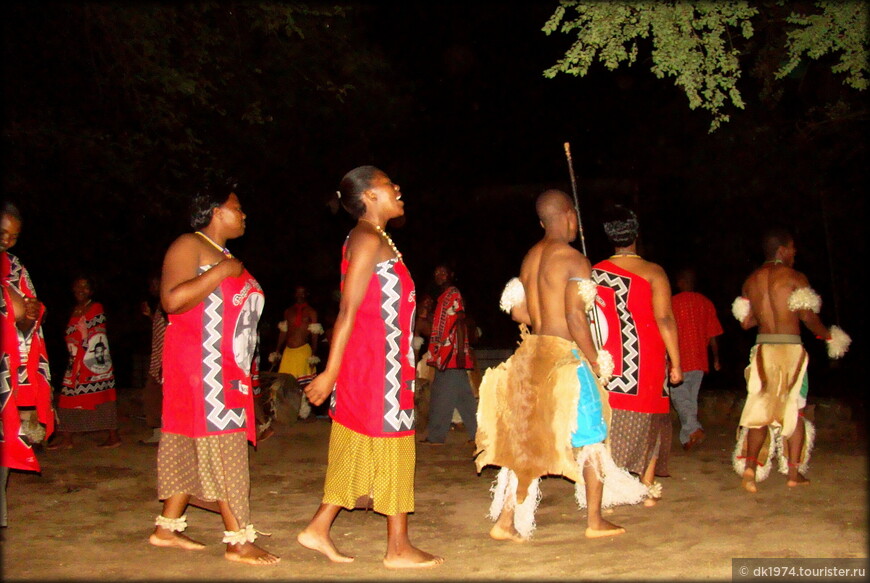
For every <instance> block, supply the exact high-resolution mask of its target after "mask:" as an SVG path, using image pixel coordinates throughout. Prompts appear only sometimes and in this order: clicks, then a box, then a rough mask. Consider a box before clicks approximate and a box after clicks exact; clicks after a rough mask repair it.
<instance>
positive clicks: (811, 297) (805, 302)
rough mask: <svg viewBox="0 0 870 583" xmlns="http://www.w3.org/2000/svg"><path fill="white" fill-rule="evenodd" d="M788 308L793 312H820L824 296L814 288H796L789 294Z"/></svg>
mask: <svg viewBox="0 0 870 583" xmlns="http://www.w3.org/2000/svg"><path fill="white" fill-rule="evenodd" d="M788 309H789V310H791V311H792V312H797V311H799V310H810V311H811V312H815V313H816V314H818V313H819V312H820V311H821V309H822V298H821V297H819V294H817V293H816V292H815V291H814V290H813V288H811V287H802V288H800V289H796V290H794V291H793V292H791V294H790V295H789V296H788Z"/></svg>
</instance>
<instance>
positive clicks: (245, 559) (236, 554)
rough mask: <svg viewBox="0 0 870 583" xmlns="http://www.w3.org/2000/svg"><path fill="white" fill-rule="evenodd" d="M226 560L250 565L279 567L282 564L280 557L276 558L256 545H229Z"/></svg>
mask: <svg viewBox="0 0 870 583" xmlns="http://www.w3.org/2000/svg"><path fill="white" fill-rule="evenodd" d="M224 558H225V559H227V560H229V561H236V562H239V563H247V564H248V565H277V564H278V563H279V562H281V558H280V557H276V556H275V555H273V554H272V553H270V552H268V551H266V550H264V549H261V548H260V547H258V546H257V545H255V544H254V543H243V544H240V545H231V544H228V545H227V550H226V552H225V553H224Z"/></svg>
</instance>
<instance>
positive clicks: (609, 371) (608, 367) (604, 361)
mask: <svg viewBox="0 0 870 583" xmlns="http://www.w3.org/2000/svg"><path fill="white" fill-rule="evenodd" d="M615 368H616V364H615V363H614V362H613V356H611V355H610V353H609V352H607V351H606V350H604V349H603V348H599V349H598V373H599V377H598V378H599V379H600V380H601V384H604V385H606V384H607V382H608V381H609V380H610V379H612V378H613V369H615Z"/></svg>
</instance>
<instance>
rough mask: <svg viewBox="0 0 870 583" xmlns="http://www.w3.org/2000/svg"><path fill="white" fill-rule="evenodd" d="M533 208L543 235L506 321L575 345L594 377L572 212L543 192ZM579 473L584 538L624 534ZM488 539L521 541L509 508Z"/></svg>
mask: <svg viewBox="0 0 870 583" xmlns="http://www.w3.org/2000/svg"><path fill="white" fill-rule="evenodd" d="M535 209H536V211H537V213H538V217H539V218H540V221H541V226H543V227H544V231H545V234H544V238H543V239H541V240H540V241H538V242H537V243H536V244H535V245H534V246H533V247H532V248H531V249H530V250H529V252H528V253H527V254H526V256H525V258H524V259H523V263H522V267H521V269H520V281H521V282H522V285H523V288H524V290H525V302H523V303H520V304H518V305H516V306H515V307H513V309H512V310H511V316H512V317H513V318H514V320H516V321H517V322H520V323H523V324H526V325H529V326H531V328H532V331H533V333H534V334H535V335H540V336H555V337H558V338H562V339H565V340H568V341H569V342H574V343H576V346H578V347H579V348H580V350H581V351H582V352H583V355H584V356H585V357H586V360H588V362H589V363H590V364H591V367H592V371H593V372H594V373H595V375H596V376H598V375H599V374H600V372H599V367H598V363H597V360H598V352H597V350H596V349H595V344H594V342H593V340H592V333H591V331H590V328H589V322H588V320H587V319H586V306H585V302H584V299H583V296H582V295H581V294H579V293H578V287H577V284H576V282H575V281H571V280H572V279H574V280H576V279H581V280H582V279H586V280H589V279H590V277H591V266H590V263H589V260H588V259H587V258H586V257H585V256H584V255H583V254H582V253H580V251H578V250H577V249H575V248H574V247H572V246H571V245H570V242H571V241H573V240H574V239H575V238H576V236H577V216H576V214H575V212H574V208H573V206H572V205H571V201H570V199H569V198H568V195H567V194H565V193H564V192H562V191H560V190H548V191H545V192H543V193H542V194H541V195H540V196H539V197H538V199H537V202H536V204H535ZM596 393H597V391H596ZM572 445H573V444H572ZM582 473H583V480H584V482H585V489H586V500H587V508H588V516H587V529H586V536H587V537H589V538H598V537H604V536H613V535H618V534H622V533H623V532H625V529H624V528H622V527H620V526H617V525H615V524H612V523H611V522H608V521H607V520H605V519H604V518H603V517H602V515H601V499H602V494H603V489H604V485H603V483H602V481H601V478H600V477H599V475H598V474H597V473H596V471H595V469H594V467H593V466H592V464H591V463H589V462H587V463H586V464H584V466H583V468H582ZM489 534H490V536H491V537H492V538H494V539H496V540H513V541H517V542H520V541H522V540H525V539H524V537H522V536H520V534H519V533H518V532H517V529H516V527H515V525H514V506H513V505H510V504H505V506H504V507H503V509H502V511H501V514H500V515H499V517H498V519H497V521H496V523H495V525H494V526H493V527H492V530H491V531H490V533H489Z"/></svg>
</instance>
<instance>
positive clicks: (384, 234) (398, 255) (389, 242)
mask: <svg viewBox="0 0 870 583" xmlns="http://www.w3.org/2000/svg"><path fill="white" fill-rule="evenodd" d="M359 220H361V221H365V222H367V223H368V224H370V225H371V226H373V227H374V228H375V230H376V231H377V232H378V234H380V236H381V237H383V238H384V240H385V241H386V242H387V245H389V246H390V248H391V249H392V250H393V253H395V254H396V259H398V260H399V261H401V260H402V254H401V253H400V252H399V249H398V248H397V247H396V244H395V243H393V240H392V239H391V238H390V236H389V235H387V232H386V231H384V230H383V229H382V228H381V227H380V225H378V224H376V223H373V222H372V221H370V220H368V219H364V218H362V217H360V219H359Z"/></svg>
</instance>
